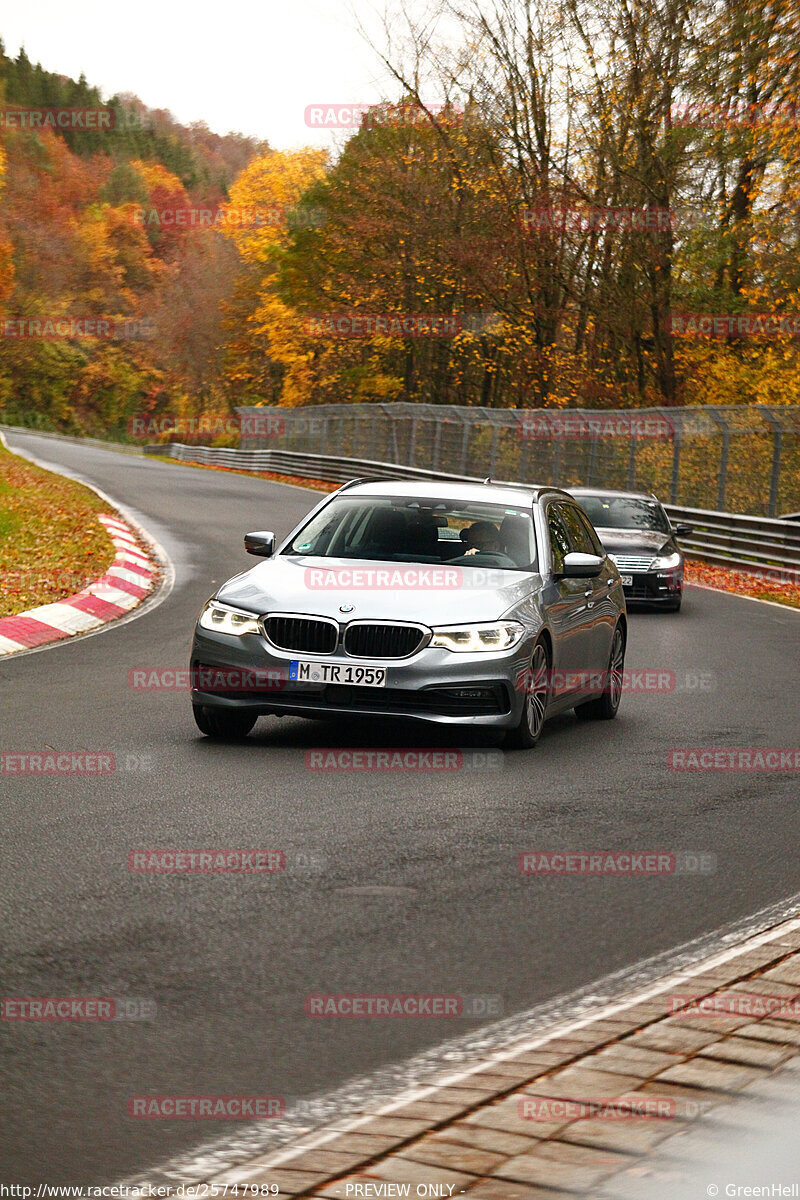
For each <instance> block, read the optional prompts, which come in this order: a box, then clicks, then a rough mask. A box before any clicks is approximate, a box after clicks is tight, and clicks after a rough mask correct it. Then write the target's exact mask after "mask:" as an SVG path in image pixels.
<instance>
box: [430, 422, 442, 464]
mask: <svg viewBox="0 0 800 1200" xmlns="http://www.w3.org/2000/svg"><path fill="white" fill-rule="evenodd" d="M443 423H444V422H443V421H440V420H438V419H437V421H436V433H435V434H434V435H433V459H432V461H431V466H432V467H433V469H434V471H438V470H439V456H440V453H441V449H442V425H443Z"/></svg>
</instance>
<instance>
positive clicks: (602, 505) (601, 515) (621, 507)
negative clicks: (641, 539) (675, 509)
mask: <svg viewBox="0 0 800 1200" xmlns="http://www.w3.org/2000/svg"><path fill="white" fill-rule="evenodd" d="M577 500H578V503H579V504H580V505H581V507H582V508H583V509H584V511H585V512H586V513H587V514H588V517H589V520H590V521H591V522H592V524H593V525H594V526H595V528H598V529H599V528H603V529H653V530H655V531H656V532H657V533H670V532H671V527H670V523H669V518H668V517H667V514H666V513H665V512H664V509H663V508H662V507H661V505H660V504H659V503H658V501H657V500H632V499H631V498H630V497H629V496H578V497H577Z"/></svg>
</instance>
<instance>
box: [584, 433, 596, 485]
mask: <svg viewBox="0 0 800 1200" xmlns="http://www.w3.org/2000/svg"><path fill="white" fill-rule="evenodd" d="M596 474H597V438H596V437H595V436H594V435H593V436H592V440H591V441H590V443H589V464H588V466H587V468H586V486H587V487H591V486H592V484H593V483H594V477H595V475H596Z"/></svg>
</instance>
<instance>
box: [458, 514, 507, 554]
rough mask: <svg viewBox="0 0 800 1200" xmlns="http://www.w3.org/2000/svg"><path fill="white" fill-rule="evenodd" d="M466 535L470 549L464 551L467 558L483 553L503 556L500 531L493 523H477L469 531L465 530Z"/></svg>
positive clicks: (465, 538)
mask: <svg viewBox="0 0 800 1200" xmlns="http://www.w3.org/2000/svg"><path fill="white" fill-rule="evenodd" d="M464 534H465V537H464V540H465V541H466V543H467V545H468V546H469V549H468V550H465V551H464V557H465V558H466V557H467V555H469V554H480V553H481V551H484V552H485V553H488V554H502V552H503V543H502V541H501V540H500V530H499V529H498V528H497V526H496V525H493V524H492V522H491V521H475V522H474V524H472V525H470V526H469V528H468V529H465V530H464Z"/></svg>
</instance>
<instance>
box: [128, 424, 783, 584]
mask: <svg viewBox="0 0 800 1200" xmlns="http://www.w3.org/2000/svg"><path fill="white" fill-rule="evenodd" d="M146 449H147V450H148V451H150V452H152V453H158V454H167V455H169V456H170V457H171V458H177V459H179V460H181V461H182V462H194V463H200V464H204V465H207V466H217V467H228V468H230V469H232V470H235V471H271V472H274V473H275V474H279V475H295V476H301V477H304V478H307V479H320V480H324V481H326V482H328V483H346V482H347V481H348V480H349V479H354V478H364V479H431V480H435V479H441V480H448V479H450V480H455V481H461V482H472V483H474V482H476V481H477V479H478V477H477V476H474V475H453V474H447V473H445V472H442V471H426V470H423V469H422V468H420V467H407V466H403V465H401V464H395V463H387V462H375V461H372V460H370V459H361V458H339V457H334V456H332V455H326V454H304V453H296V452H292V451H287V450H233V449H222V448H214V447H210V446H185V445H183V444H181V443H176V442H172V443H170V444H169V445H168V446H167V445H165V446H149V447H146ZM505 482H514V481H513V480H507V481H505ZM664 507H665V508H666V510H667V512H668V513H669V516H670V519H671V520H672V521H673V522H678V521H685V522H687V523H688V524H691V525H692V526H693V531H692V533H691V534H690V535H687V536H684V537H682V538H681V545H682V546H684V548H685V549H686V550H687V551H688V552H689V554H690V555H692V557H695V558H701V559H704V560H707V561H709V562H713V563H718V564H720V565H727V566H736V567H745V568H746V567H748V566H751V567H753V568H758V569H761V570H763V569H765V568H766V569H770V570H774V569H779V570H781V571H784V572H788V573H789V575H790V576H791V575H792V574H793V573H795V572H796V573H797V578H798V581H800V522H797V521H788V520H785V519H783V520H782V519H777V518H772V517H748V516H744V515H740V514H736V513H724V512H713V511H709V510H706V509H702V508H684V507H680V506H678V505H674V504H666V505H665V506H664Z"/></svg>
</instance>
